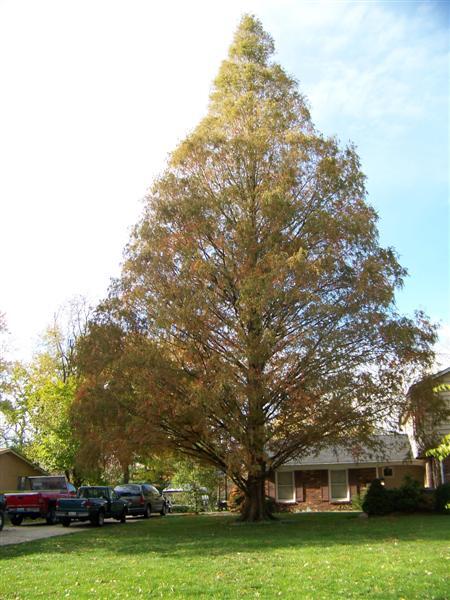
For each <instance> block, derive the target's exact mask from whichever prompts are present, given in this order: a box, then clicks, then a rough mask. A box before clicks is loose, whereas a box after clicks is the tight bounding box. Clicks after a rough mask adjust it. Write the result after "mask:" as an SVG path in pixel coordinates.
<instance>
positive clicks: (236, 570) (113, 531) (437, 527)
mask: <svg viewBox="0 0 450 600" xmlns="http://www.w3.org/2000/svg"><path fill="white" fill-rule="evenodd" d="M0 535H1V534H0ZM0 598H1V599H2V600H5V599H28V598H46V599H47V598H51V599H60V598H77V599H82V598H95V599H101V598H108V599H113V598H133V599H135V600H137V599H138V598H170V599H171V600H172V599H176V598H178V599H179V598H191V599H194V598H195V599H197V598H205V599H206V598H230V599H231V598H233V599H241V598H302V599H306V598H311V599H314V600H317V599H320V598H346V599H348V598H379V599H382V600H386V599H389V598H396V599H400V598H404V599H405V600H410V599H412V598H420V599H426V598H430V599H431V598H435V599H439V600H443V599H445V598H450V518H449V517H448V516H445V515H443V516H440V515H411V516H395V517H394V516H392V517H382V518H373V519H360V518H358V516H357V515H356V514H354V513H353V514H352V513H347V514H332V513H323V514H302V515H283V516H281V518H280V521H278V522H274V523H267V524H266V523H263V524H256V525H251V524H240V523H236V521H235V517H234V516H232V515H227V514H223V515H205V516H182V515H179V516H178V515H171V516H169V517H167V518H165V519H163V518H156V517H155V518H152V519H150V520H148V521H143V520H140V521H139V522H134V523H128V524H126V525H121V524H118V523H114V524H113V523H111V524H108V525H105V527H104V528H103V529H98V528H92V530H90V531H85V532H79V533H76V534H73V535H68V536H63V537H56V538H49V539H46V540H37V541H34V542H30V543H27V544H18V545H15V546H5V547H3V548H0Z"/></svg>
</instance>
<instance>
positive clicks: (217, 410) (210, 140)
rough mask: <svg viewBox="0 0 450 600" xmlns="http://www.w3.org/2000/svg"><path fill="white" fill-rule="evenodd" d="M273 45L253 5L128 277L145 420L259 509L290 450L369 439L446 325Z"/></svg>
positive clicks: (147, 220)
mask: <svg viewBox="0 0 450 600" xmlns="http://www.w3.org/2000/svg"><path fill="white" fill-rule="evenodd" d="M273 52H274V45H273V42H272V39H271V37H270V36H269V35H268V34H267V33H266V32H264V30H263V29H262V26H261V24H260V22H259V21H258V20H257V19H255V18H254V17H252V16H244V17H243V19H242V21H241V23H240V25H239V27H238V29H237V32H236V34H235V37H234V41H233V43H232V45H231V47H230V50H229V56H228V58H227V60H225V61H224V62H223V63H222V66H221V68H220V71H219V74H218V77H217V78H216V80H215V83H214V88H213V91H212V93H211V98H210V105H209V110H208V113H207V115H206V117H205V118H204V119H203V120H202V121H201V122H200V124H199V125H198V126H197V127H196V129H195V130H194V131H193V132H192V133H191V134H190V135H189V136H188V137H187V138H186V139H185V140H184V141H183V142H182V143H181V144H180V146H179V147H178V148H177V149H176V150H175V151H174V153H173V154H172V156H171V158H170V162H169V164H168V166H167V168H166V170H165V172H164V173H163V174H162V176H161V177H160V178H159V179H158V180H157V181H156V183H155V184H154V187H153V190H152V192H151V194H150V196H149V198H148V203H147V205H146V209H145V211H144V215H143V218H142V220H141V221H140V223H139V224H138V225H137V227H136V229H135V232H134V235H133V237H132V240H131V242H130V244H129V246H128V248H127V251H126V261H125V264H124V271H123V276H122V282H121V285H122V292H121V293H122V301H123V302H124V303H125V306H126V307H127V309H128V310H129V311H130V312H131V314H132V315H133V322H134V324H135V326H136V327H138V328H139V330H140V334H141V335H142V336H144V337H145V338H146V339H147V340H149V342H150V343H149V349H148V355H147V364H146V366H145V368H144V367H142V370H141V373H142V378H143V380H142V382H141V386H142V391H143V396H142V402H141V408H140V410H141V417H142V418H143V421H144V422H145V420H146V419H148V422H149V423H150V422H151V423H152V424H153V426H155V424H156V426H157V427H158V428H159V429H161V430H163V431H164V432H165V434H166V436H167V439H168V440H169V442H170V443H171V445H172V446H173V447H175V448H177V449H178V450H181V451H182V452H184V453H186V454H188V455H191V456H193V457H195V458H197V459H199V460H200V461H203V462H207V463H209V464H212V465H215V466H216V467H218V468H220V469H222V470H224V471H226V472H227V473H228V475H229V476H230V477H231V478H232V480H233V481H234V482H235V483H236V485H237V486H238V487H239V488H240V489H241V490H242V492H243V493H244V495H245V499H244V503H243V510H242V518H243V519H245V520H251V521H253V520H260V519H264V518H266V517H267V513H266V510H265V507H264V482H265V479H266V478H267V475H268V473H270V472H272V471H273V470H274V469H276V468H277V467H279V466H280V465H282V464H283V463H284V462H285V461H287V460H288V459H290V458H292V457H293V456H301V455H302V453H310V452H311V451H312V450H318V449H320V448H321V447H323V446H324V445H328V444H334V443H347V444H349V445H351V444H355V443H357V442H358V441H367V440H368V439H370V436H371V434H373V431H374V428H375V427H376V425H377V424H378V423H380V421H381V420H383V419H386V417H389V416H392V415H393V414H394V413H395V411H396V410H397V409H398V408H399V403H400V398H401V397H402V391H403V389H404V388H403V385H404V382H405V377H406V376H407V375H408V374H410V373H411V372H413V371H414V370H415V369H417V368H422V367H424V366H427V365H428V364H429V362H430V358H431V352H430V345H431V344H432V343H433V341H434V338H435V333H434V328H433V327H432V326H431V325H430V324H429V323H428V322H427V320H426V318H425V317H424V316H423V315H421V314H417V315H416V318H415V319H409V318H406V317H403V316H401V315H399V314H398V313H397V311H396V308H395V304H394V292H395V289H396V288H398V287H400V286H401V284H402V279H403V277H404V276H405V270H404V269H403V268H402V267H401V266H400V265H399V264H398V262H397V259H396V255H395V253H394V251H393V250H392V249H390V248H383V247H381V246H380V244H379V241H378V233H377V228H376V221H377V215H376V213H375V211H374V209H373V208H372V207H371V206H370V205H369V204H367V202H366V191H365V184H364V181H365V178H364V175H363V173H362V172H361V168H360V162H359V158H358V156H357V154H356V152H355V149H354V148H353V147H352V146H347V147H340V146H339V144H338V142H337V141H336V139H334V138H326V137H324V136H323V135H321V134H320V133H319V132H318V131H317V130H316V129H315V128H314V126H313V124H312V122H311V119H310V114H309V111H308V108H307V104H306V101H305V99H304V98H303V96H302V95H301V94H300V93H299V91H298V89H297V84H296V82H295V81H294V80H293V79H292V78H291V77H289V76H288V75H287V74H286V73H285V72H284V71H283V69H282V68H281V67H280V66H279V65H278V64H276V63H274V62H273V61H272V55H273Z"/></svg>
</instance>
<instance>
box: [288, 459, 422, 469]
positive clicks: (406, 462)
mask: <svg viewBox="0 0 450 600" xmlns="http://www.w3.org/2000/svg"><path fill="white" fill-rule="evenodd" d="M425 463H426V461H425V460H423V459H419V458H414V459H409V460H396V461H394V460H393V461H384V462H382V461H378V462H365V463H344V462H343V463H309V464H304V465H302V464H294V463H292V464H286V465H283V466H281V467H280V468H279V469H278V471H292V470H294V471H321V470H326V469H369V468H376V467H393V466H396V467H407V466H418V467H423V466H424V465H425Z"/></svg>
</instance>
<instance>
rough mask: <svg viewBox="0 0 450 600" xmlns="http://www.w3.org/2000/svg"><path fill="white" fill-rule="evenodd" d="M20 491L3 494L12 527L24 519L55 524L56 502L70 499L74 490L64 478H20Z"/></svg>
mask: <svg viewBox="0 0 450 600" xmlns="http://www.w3.org/2000/svg"><path fill="white" fill-rule="evenodd" d="M21 480H22V483H21V487H22V490H21V491H18V492H13V493H11V494H5V498H6V509H7V513H8V517H9V519H10V521H11V523H12V524H13V525H20V524H21V523H22V521H23V520H24V519H25V518H29V519H39V518H44V519H45V520H46V521H47V523H48V524H49V525H54V524H55V523H56V502H57V500H59V499H60V498H70V497H71V496H74V495H75V494H76V488H75V487H74V486H73V485H72V484H71V483H69V482H68V481H67V480H66V478H65V477H60V476H44V477H43V476H40V477H22V478H21Z"/></svg>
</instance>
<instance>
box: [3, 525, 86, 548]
mask: <svg viewBox="0 0 450 600" xmlns="http://www.w3.org/2000/svg"><path fill="white" fill-rule="evenodd" d="M85 529H93V527H92V526H91V525H86V523H72V525H71V526H70V527H63V526H62V525H47V523H26V524H24V525H20V526H19V527H13V526H12V525H5V527H4V528H3V531H0V546H8V545H9V544H22V543H23V542H31V541H32V540H40V539H42V538H48V537H54V536H57V535H67V534H69V533H76V532H77V531H83V530H85Z"/></svg>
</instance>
